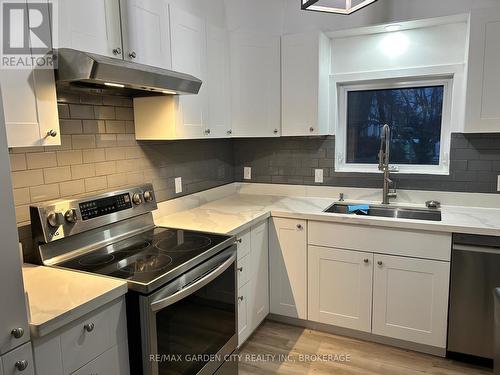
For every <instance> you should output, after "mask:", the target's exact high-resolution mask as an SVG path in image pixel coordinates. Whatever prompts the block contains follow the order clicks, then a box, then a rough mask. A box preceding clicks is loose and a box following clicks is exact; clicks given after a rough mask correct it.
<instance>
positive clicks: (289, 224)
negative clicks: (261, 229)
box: [269, 217, 307, 319]
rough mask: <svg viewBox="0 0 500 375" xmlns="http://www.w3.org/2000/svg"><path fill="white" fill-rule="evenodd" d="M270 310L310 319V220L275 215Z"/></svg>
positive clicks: (270, 249) (271, 247)
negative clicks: (308, 225) (308, 274)
mask: <svg viewBox="0 0 500 375" xmlns="http://www.w3.org/2000/svg"><path fill="white" fill-rule="evenodd" d="M269 276H270V301H271V313H273V314H277V315H284V316H288V317H291V318H299V319H307V222H306V221H305V220H297V219H284V218H278V217H273V218H272V219H271V225H270V235H269Z"/></svg>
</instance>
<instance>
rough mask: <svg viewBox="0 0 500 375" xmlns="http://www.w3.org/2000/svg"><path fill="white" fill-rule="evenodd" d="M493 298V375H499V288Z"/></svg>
mask: <svg viewBox="0 0 500 375" xmlns="http://www.w3.org/2000/svg"><path fill="white" fill-rule="evenodd" d="M494 298H495V375H500V288H496V289H495V292H494Z"/></svg>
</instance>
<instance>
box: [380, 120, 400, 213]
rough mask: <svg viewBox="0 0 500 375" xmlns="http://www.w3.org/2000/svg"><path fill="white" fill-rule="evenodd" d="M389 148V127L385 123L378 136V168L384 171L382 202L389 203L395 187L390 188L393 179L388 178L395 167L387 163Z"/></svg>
mask: <svg viewBox="0 0 500 375" xmlns="http://www.w3.org/2000/svg"><path fill="white" fill-rule="evenodd" d="M390 149H391V128H390V127H389V125H387V124H385V125H384V126H383V127H382V134H381V136H380V151H379V152H378V169H379V171H382V172H384V192H383V197H382V204H389V199H390V198H396V196H397V194H396V189H395V188H391V186H393V184H394V183H393V181H392V180H391V178H390V172H391V171H396V170H397V169H395V168H391V167H390V165H389V155H390Z"/></svg>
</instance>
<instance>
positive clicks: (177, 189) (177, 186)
mask: <svg viewBox="0 0 500 375" xmlns="http://www.w3.org/2000/svg"><path fill="white" fill-rule="evenodd" d="M179 193H182V177H176V178H175V194H179Z"/></svg>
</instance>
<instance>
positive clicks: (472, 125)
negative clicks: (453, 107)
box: [465, 7, 500, 133]
mask: <svg viewBox="0 0 500 375" xmlns="http://www.w3.org/2000/svg"><path fill="white" fill-rule="evenodd" d="M499 35H500V7H498V8H488V9H482V10H474V11H472V14H471V17H470V41H469V73H468V83H467V102H466V115H465V132H467V133H481V132H500V105H499V99H498V98H499V97H500V74H498V67H499V66H500V38H499V37H498V36H499Z"/></svg>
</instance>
